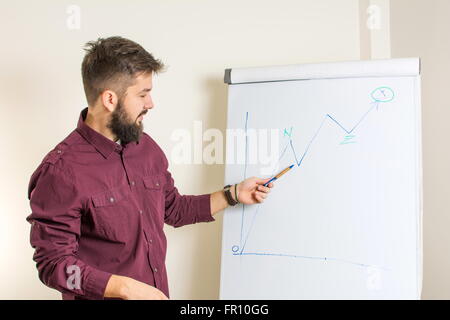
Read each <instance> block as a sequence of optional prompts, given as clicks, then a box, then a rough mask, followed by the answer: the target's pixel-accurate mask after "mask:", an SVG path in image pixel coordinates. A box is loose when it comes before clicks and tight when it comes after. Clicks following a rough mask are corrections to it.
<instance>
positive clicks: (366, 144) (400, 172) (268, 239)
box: [221, 76, 421, 299]
mask: <svg viewBox="0 0 450 320" xmlns="http://www.w3.org/2000/svg"><path fill="white" fill-rule="evenodd" d="M419 80H420V79H419V78H418V77H417V76H411V77H404V76H402V77H396V76H392V77H389V76H386V77H357V78H342V79H341V78H332V79H328V78H326V79H314V80H306V81H303V80H298V81H276V82H260V83H259V82H256V83H243V84H237V85H230V87H229V102H228V104H229V116H228V128H229V129H237V130H243V131H245V137H246V139H245V144H244V145H243V146H242V147H241V148H240V149H239V152H240V153H242V154H244V158H245V163H244V164H235V163H233V162H227V163H228V164H227V167H226V175H225V176H226V181H225V182H226V183H227V184H228V183H236V182H237V181H242V180H243V179H245V178H248V177H251V176H261V174H260V173H261V172H262V171H261V169H262V167H263V165H262V164H261V163H254V162H252V161H248V160H249V151H250V150H252V148H253V147H254V146H252V143H255V141H253V142H252V140H249V139H247V137H250V134H249V131H251V130H254V131H258V130H266V131H267V130H268V129H270V130H272V129H277V130H278V132H279V136H278V137H279V148H278V149H276V150H275V149H274V150H271V151H272V152H275V151H276V152H277V154H276V157H275V158H276V165H275V166H274V168H276V169H273V170H272V175H273V174H276V173H277V172H279V171H280V169H284V168H286V167H288V166H290V165H292V164H294V168H293V169H292V170H291V171H290V172H289V173H287V174H286V175H284V176H283V177H282V178H281V179H280V180H278V181H276V182H275V188H274V189H273V190H272V192H271V193H270V195H269V198H268V199H267V200H266V201H265V202H264V203H262V204H258V205H252V206H248V205H239V206H236V207H233V208H228V209H227V210H226V211H225V215H224V232H223V241H222V270H221V273H222V274H221V298H222V299H396V298H399V299H417V298H418V297H420V290H421V237H420V234H421V232H420V230H421V174H420V172H421V161H420V152H421V144H420V95H419V93H418V88H419V87H420V81H419ZM227 143H228V142H227ZM269 149H270V148H267V150H269ZM227 156H228V154H227ZM266 177H269V176H266Z"/></svg>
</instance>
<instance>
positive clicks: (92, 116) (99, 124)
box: [84, 108, 119, 142]
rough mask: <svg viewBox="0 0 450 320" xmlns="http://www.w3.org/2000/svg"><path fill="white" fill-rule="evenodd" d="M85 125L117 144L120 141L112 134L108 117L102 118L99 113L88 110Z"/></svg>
mask: <svg viewBox="0 0 450 320" xmlns="http://www.w3.org/2000/svg"><path fill="white" fill-rule="evenodd" d="M84 123H85V124H86V125H87V126H89V127H90V128H91V129H93V130H95V131H97V132H98V133H100V134H101V135H103V136H105V137H106V138H108V139H109V140H111V141H115V142H117V141H118V140H119V139H117V138H116V136H115V135H114V134H113V133H112V132H111V129H109V128H108V127H107V123H108V119H107V117H106V116H101V115H100V114H99V113H96V112H95V111H93V110H91V108H88V112H87V114H86V119H84Z"/></svg>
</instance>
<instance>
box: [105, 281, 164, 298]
mask: <svg viewBox="0 0 450 320" xmlns="http://www.w3.org/2000/svg"><path fill="white" fill-rule="evenodd" d="M104 296H105V298H121V299H124V300H169V299H168V298H167V297H166V295H165V294H164V293H162V292H161V291H160V290H158V289H157V288H155V287H152V286H150V285H148V284H146V283H143V282H140V281H137V280H134V279H133V278H129V277H124V276H117V275H112V276H111V277H110V278H109V281H108V284H107V285H106V289H105V294H104Z"/></svg>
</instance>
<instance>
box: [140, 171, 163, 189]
mask: <svg viewBox="0 0 450 320" xmlns="http://www.w3.org/2000/svg"><path fill="white" fill-rule="evenodd" d="M143 179H144V186H145V187H146V188H147V189H155V190H159V189H161V188H162V186H163V183H164V179H163V176H162V175H161V174H155V175H151V176H147V177H144V178H143Z"/></svg>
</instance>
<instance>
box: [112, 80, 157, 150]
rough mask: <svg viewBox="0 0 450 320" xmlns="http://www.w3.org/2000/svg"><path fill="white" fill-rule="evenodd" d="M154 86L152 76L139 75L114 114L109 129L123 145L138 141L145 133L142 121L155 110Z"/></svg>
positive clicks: (119, 102)
mask: <svg viewBox="0 0 450 320" xmlns="http://www.w3.org/2000/svg"><path fill="white" fill-rule="evenodd" d="M152 86H153V83H152V74H148V73H146V74H141V75H139V76H138V77H137V78H136V81H135V83H134V85H132V86H130V87H128V89H127V91H126V94H125V96H124V97H121V98H120V99H119V101H118V103H117V106H116V108H115V109H114V111H113V112H112V114H111V119H110V121H109V123H108V128H110V129H111V131H112V133H113V134H114V135H115V136H116V138H117V139H120V141H121V143H122V144H126V143H129V142H133V141H138V140H139V138H140V136H141V134H142V132H143V131H144V124H143V122H142V120H143V118H144V115H145V114H146V113H147V112H148V109H152V108H153V101H152V97H151V95H150V91H151V90H152Z"/></svg>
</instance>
